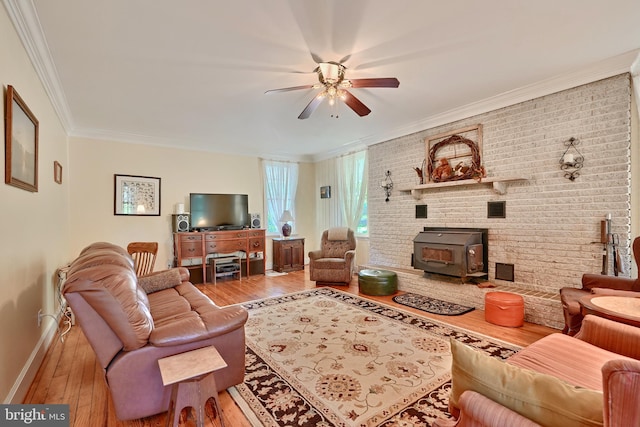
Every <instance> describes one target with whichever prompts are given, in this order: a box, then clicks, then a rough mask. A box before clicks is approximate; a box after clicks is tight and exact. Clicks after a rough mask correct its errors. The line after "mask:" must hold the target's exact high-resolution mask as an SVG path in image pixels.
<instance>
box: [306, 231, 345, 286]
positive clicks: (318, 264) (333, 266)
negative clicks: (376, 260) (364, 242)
mask: <svg viewBox="0 0 640 427" xmlns="http://www.w3.org/2000/svg"><path fill="white" fill-rule="evenodd" d="M355 249H356V238H355V236H354V234H353V230H351V229H349V228H345V227H336V228H330V229H328V230H325V231H324V232H323V233H322V238H321V239H320V249H318V250H315V251H311V252H309V276H310V278H311V280H313V281H315V282H316V284H323V283H342V284H345V285H346V284H349V282H351V278H352V275H353V272H352V264H353V259H354V257H355V254H356V251H355Z"/></svg>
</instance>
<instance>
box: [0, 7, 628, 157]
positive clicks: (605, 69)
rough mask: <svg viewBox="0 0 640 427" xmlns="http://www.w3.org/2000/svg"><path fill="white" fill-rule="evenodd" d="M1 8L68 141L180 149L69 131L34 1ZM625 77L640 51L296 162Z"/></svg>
mask: <svg viewBox="0 0 640 427" xmlns="http://www.w3.org/2000/svg"><path fill="white" fill-rule="evenodd" d="M2 2H3V4H4V6H5V8H6V10H7V13H8V15H9V18H10V19H11V22H12V23H13V25H14V27H15V29H16V32H17V33H18V36H19V38H20V40H21V41H22V44H23V45H24V48H25V50H26V52H27V55H28V56H29V58H30V59H31V62H32V64H33V66H34V68H35V70H36V73H37V74H38V77H39V78H40V80H41V82H42V85H43V86H44V89H45V91H46V93H47V95H48V96H49V99H50V100H51V103H52V105H53V108H54V109H55V111H56V113H57V115H58V117H59V119H60V121H61V123H62V126H63V127H64V128H65V130H66V132H67V134H68V135H69V136H75V137H89V138H97V139H107V140H117V141H123V142H131V143H138V144H148V145H162V146H166V147H172V148H181V147H179V146H177V145H175V142H169V141H168V140H167V139H166V138H157V137H151V136H144V135H133V134H124V133H120V132H111V131H108V130H95V129H92V130H89V129H74V126H73V119H72V115H71V112H70V110H69V107H68V103H67V100H66V97H65V94H64V90H63V89H62V85H61V83H60V79H59V77H58V73H57V70H56V67H55V65H54V63H53V60H52V57H51V53H50V51H49V47H48V45H47V42H46V38H45V37H44V33H43V31H42V27H41V25H40V21H39V19H38V15H37V12H36V9H35V6H34V4H33V1H32V0H2ZM629 72H630V73H631V74H632V75H634V76H637V75H638V74H639V73H640V49H635V50H632V51H629V52H626V53H623V54H621V55H618V56H615V57H612V58H609V59H606V60H603V61H600V62H598V63H595V64H592V65H590V66H588V67H585V68H583V69H580V70H577V71H575V72H572V73H568V74H564V75H561V76H556V77H553V78H549V79H546V80H542V81H540V82H537V83H534V84H531V85H527V86H523V87H521V88H517V89H514V90H510V91H507V92H504V93H502V94H499V95H496V96H493V97H490V98H487V99H484V100H480V101H478V102H474V103H471V104H467V105H464V106H462V107H459V108H455V109H452V110H449V111H446V112H443V113H441V114H436V115H434V116H431V117H427V118H425V119H423V120H419V121H416V122H414V123H410V124H408V125H406V126H402V127H399V128H395V129H390V130H389V131H388V132H384V133H378V134H375V135H369V136H367V137H364V138H361V139H359V140H355V141H351V142H349V143H347V144H345V145H343V146H342V147H341V148H339V149H336V150H332V151H328V152H325V153H320V154H317V155H313V156H303V157H300V158H297V159H295V160H298V161H319V160H324V159H328V158H331V157H337V156H340V155H342V154H345V153H348V152H353V151H356V150H361V149H364V148H366V147H368V146H369V145H373V144H378V143H381V142H384V141H389V140H391V139H395V138H399V137H402V136H405V135H410V134H412V133H416V132H422V131H424V130H427V129H431V128H434V127H436V126H441V125H444V124H447V123H452V122H455V121H458V120H462V119H465V118H468V117H472V116H475V115H478V114H483V113H486V112H488V111H493V110H497V109H500V108H504V107H508V106H510V105H515V104H518V103H521V102H524V101H528V100H531V99H535V98H539V97H541V96H545V95H549V94H551V93H556V92H560V91H562V90H566V89H570V88H573V87H577V86H580V85H583V84H587V83H591V82H594V81H597V80H601V79H605V78H608V77H612V76H615V75H618V74H623V73H629ZM182 148H183V147H182ZM236 154H237V153H236ZM264 155H265V156H267V157H268V156H269V155H268V154H266V153H265V154H264Z"/></svg>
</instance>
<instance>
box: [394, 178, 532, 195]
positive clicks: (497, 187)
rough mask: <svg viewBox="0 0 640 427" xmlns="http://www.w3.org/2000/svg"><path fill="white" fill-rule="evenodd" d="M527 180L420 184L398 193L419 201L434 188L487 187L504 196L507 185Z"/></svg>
mask: <svg viewBox="0 0 640 427" xmlns="http://www.w3.org/2000/svg"><path fill="white" fill-rule="evenodd" d="M526 180H527V178H519V177H507V178H482V181H480V182H478V181H476V180H475V179H465V180H460V181H446V182H432V183H429V184H420V185H416V186H414V187H410V188H400V189H399V190H400V191H406V192H411V195H412V196H413V198H414V199H416V200H420V198H422V193H424V192H426V191H429V190H433V189H436V188H445V187H460V186H463V185H489V184H491V185H492V186H493V191H495V192H496V193H498V194H506V192H507V188H508V187H509V184H510V183H512V182H517V181H526Z"/></svg>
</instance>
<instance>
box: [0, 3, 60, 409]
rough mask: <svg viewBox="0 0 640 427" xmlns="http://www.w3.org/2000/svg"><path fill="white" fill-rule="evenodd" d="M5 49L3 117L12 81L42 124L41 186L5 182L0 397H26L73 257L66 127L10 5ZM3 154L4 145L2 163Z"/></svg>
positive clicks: (0, 32)
mask: <svg viewBox="0 0 640 427" xmlns="http://www.w3.org/2000/svg"><path fill="white" fill-rule="evenodd" d="M0 56H1V57H2V60H0V84H1V85H2V89H3V97H2V103H1V106H0V110H1V111H2V117H4V105H5V102H4V99H5V96H6V88H7V86H8V85H12V86H13V87H14V88H15V89H16V90H17V91H18V93H19V94H20V96H21V97H22V98H23V100H24V101H25V103H26V104H27V106H28V107H29V109H30V110H31V111H32V112H33V114H34V115H35V116H36V118H37V119H38V121H39V125H40V132H39V153H38V154H39V158H38V178H39V179H38V192H37V193H31V192H28V191H25V190H21V189H19V188H16V187H13V186H9V185H6V184H4V183H2V184H0V200H1V201H2V202H1V208H0V227H1V231H2V232H1V233H0V235H1V236H2V245H0V271H2V275H1V276H0V397H1V398H2V401H3V402H10V401H12V400H13V401H18V402H20V401H21V399H22V396H23V395H24V394H25V393H26V389H27V388H28V387H29V385H30V384H31V381H32V379H33V375H34V374H35V369H37V367H38V366H39V365H40V361H41V359H42V357H43V352H44V350H45V347H46V345H47V344H48V342H49V340H50V338H51V335H50V333H51V332H52V329H51V328H52V326H53V325H54V322H53V320H51V319H49V318H45V319H44V322H43V323H42V325H41V326H40V327H38V325H37V313H38V310H39V309H42V310H43V312H45V313H48V314H53V313H55V312H56V311H57V299H56V293H55V292H56V288H57V280H56V270H57V268H58V267H60V266H62V265H64V264H65V263H66V262H67V260H68V259H69V225H68V215H69V203H68V202H69V175H68V171H69V162H68V160H67V137H66V134H65V131H64V129H63V127H62V125H61V124H60V121H59V120H58V117H57V116H56V113H55V111H54V110H53V107H52V106H51V104H50V102H49V99H48V97H47V95H46V93H45V91H44V89H43V87H42V85H41V83H40V81H39V79H38V77H37V75H36V73H35V71H34V69H33V67H32V64H31V62H30V61H29V58H28V57H27V55H26V52H25V50H24V48H23V46H22V44H21V42H20V40H19V39H18V36H17V35H16V32H15V31H14V28H13V25H12V24H11V22H10V20H9V18H8V16H7V14H6V11H5V9H4V8H0ZM2 129H3V140H4V125H3V127H2ZM4 160H5V158H4V150H0V163H1V164H2V165H3V169H4ZM54 160H57V161H58V162H60V163H61V164H62V166H63V181H62V185H59V184H56V183H55V182H54V181H53V162H54ZM30 366H35V369H34V370H29V367H30Z"/></svg>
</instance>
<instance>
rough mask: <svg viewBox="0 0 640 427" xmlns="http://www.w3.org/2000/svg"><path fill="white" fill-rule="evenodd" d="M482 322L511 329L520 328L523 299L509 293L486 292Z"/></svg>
mask: <svg viewBox="0 0 640 427" xmlns="http://www.w3.org/2000/svg"><path fill="white" fill-rule="evenodd" d="M484 320H486V321H487V322H489V323H493V324H494V325H500V326H510V327H512V328H515V327H518V326H522V325H523V323H524V298H522V296H521V295H516V294H512V293H509V292H488V293H487V294H486V295H485V297H484Z"/></svg>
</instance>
